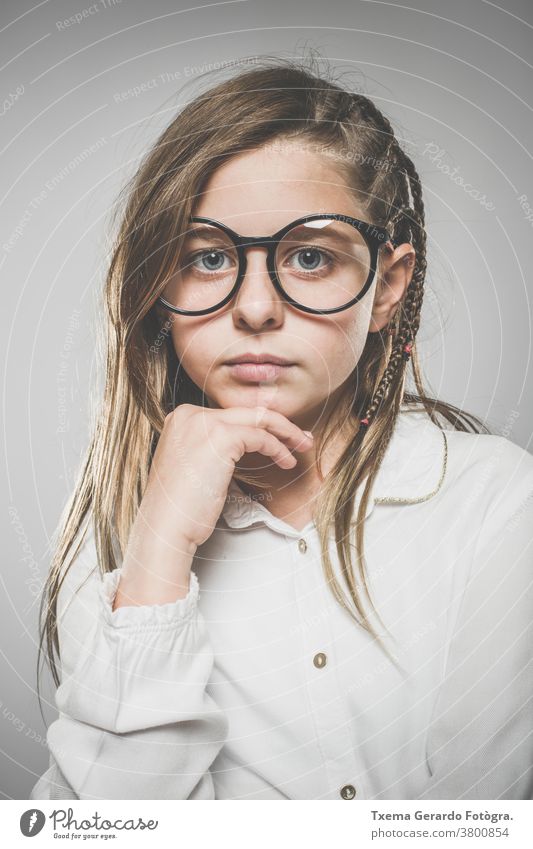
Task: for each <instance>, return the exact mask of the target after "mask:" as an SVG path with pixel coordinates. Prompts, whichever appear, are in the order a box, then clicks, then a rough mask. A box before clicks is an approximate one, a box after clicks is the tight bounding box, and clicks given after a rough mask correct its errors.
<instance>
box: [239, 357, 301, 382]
mask: <svg viewBox="0 0 533 849" xmlns="http://www.w3.org/2000/svg"><path fill="white" fill-rule="evenodd" d="M291 367H292V365H291V364H290V363H287V364H286V365H280V363H271V362H261V363H251V362H241V363H228V368H229V369H230V371H231V374H232V375H233V377H236V378H240V379H241V380H244V381H247V382H249V383H265V382H269V381H272V380H276V378H278V377H280V376H281V375H284V374H286V373H287V372H290V370H291Z"/></svg>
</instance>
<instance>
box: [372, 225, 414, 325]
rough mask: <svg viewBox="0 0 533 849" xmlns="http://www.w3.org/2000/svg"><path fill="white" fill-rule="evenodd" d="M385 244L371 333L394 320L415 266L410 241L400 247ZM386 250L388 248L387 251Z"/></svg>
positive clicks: (373, 309) (380, 264)
mask: <svg viewBox="0 0 533 849" xmlns="http://www.w3.org/2000/svg"><path fill="white" fill-rule="evenodd" d="M389 245H390V247H388V248H387V246H384V249H383V253H382V255H381V257H380V262H379V266H378V268H379V277H378V282H377V286H376V294H375V297H374V303H373V305H372V317H371V319H370V325H369V328H368V332H369V333H377V332H378V331H379V330H382V329H383V328H384V327H385V326H386V325H387V324H388V323H389V321H391V320H392V318H393V316H394V313H395V312H396V308H397V306H398V304H399V302H400V301H401V299H402V298H403V296H404V294H405V290H406V289H407V287H408V285H409V283H410V282H411V278H412V276H413V271H414V268H415V259H416V253H415V249H414V248H413V246H412V245H410V244H409V243H408V242H405V243H404V244H403V245H398V247H396V248H394V247H392V244H391V243H389ZM385 250H388V252H387V253H386V252H385Z"/></svg>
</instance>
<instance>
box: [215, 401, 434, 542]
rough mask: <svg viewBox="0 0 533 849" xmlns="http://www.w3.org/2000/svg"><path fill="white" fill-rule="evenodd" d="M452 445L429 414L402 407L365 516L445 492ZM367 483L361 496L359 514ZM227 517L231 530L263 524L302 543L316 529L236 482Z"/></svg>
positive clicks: (227, 504)
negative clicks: (277, 511)
mask: <svg viewBox="0 0 533 849" xmlns="http://www.w3.org/2000/svg"><path fill="white" fill-rule="evenodd" d="M447 456H448V444H447V438H446V434H445V432H444V431H443V430H442V429H441V428H440V427H439V426H438V425H436V424H434V423H433V422H432V421H431V419H430V418H429V416H428V415H427V413H426V412H425V410H424V409H419V408H416V409H414V408H412V407H411V408H408V407H405V406H403V407H401V408H400V412H399V414H398V417H397V419H396V423H395V427H394V430H393V434H392V437H391V440H390V442H389V445H388V447H387V450H386V452H385V456H384V457H383V460H382V463H381V467H380V469H379V471H378V473H377V475H376V478H375V480H374V485H373V487H372V489H371V491H370V494H369V498H368V504H367V509H366V513H365V516H369V515H370V513H371V512H372V511H373V509H374V507H375V506H376V505H381V504H418V503H420V502H421V501H428V500H429V499H430V498H433V497H434V496H435V495H436V494H437V492H438V491H439V490H440V488H441V486H442V484H443V482H444V478H445V475H446V464H447ZM363 488H364V483H363V484H361V485H360V486H359V487H358V490H357V492H356V495H355V503H354V516H356V515H357V511H358V509H359V503H360V501H361V497H362V491H363ZM222 517H223V518H224V520H225V522H226V524H227V525H228V526H229V527H230V528H246V527H249V526H250V525H252V524H254V523H256V522H261V523H264V524H265V525H266V526H267V527H269V528H271V529H272V530H274V531H278V532H280V533H283V534H285V535H286V536H291V537H295V538H299V537H301V536H303V535H304V534H305V533H306V532H308V531H309V530H311V529H312V528H314V523H313V522H310V523H309V524H308V525H306V526H305V528H302V530H300V531H298V530H296V528H293V527H292V526H291V525H289V524H288V523H287V522H285V521H284V520H283V519H280V518H278V517H277V516H274V515H273V514H272V513H271V512H270V510H269V509H268V500H266V499H265V500H263V501H255V500H253V499H252V498H251V497H250V496H249V495H247V494H246V493H245V492H243V490H242V489H241V487H240V486H239V484H238V483H237V481H235V480H234V479H233V478H232V480H231V482H230V485H229V487H228V497H227V499H226V502H225V505H224V509H223V510H222Z"/></svg>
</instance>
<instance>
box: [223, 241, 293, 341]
mask: <svg viewBox="0 0 533 849" xmlns="http://www.w3.org/2000/svg"><path fill="white" fill-rule="evenodd" d="M266 258H267V248H266V247H258V246H257V247H249V248H247V249H246V272H245V275H244V279H243V281H242V283H241V287H240V289H239V291H238V293H237V295H236V297H235V300H234V302H233V310H232V313H233V320H234V322H235V324H236V325H238V326H241V327H242V326H243V325H248V326H249V327H252V328H253V329H254V330H260V329H261V328H262V327H269V328H270V327H276V326H277V325H279V324H280V323H281V322H282V321H283V316H284V308H285V304H284V302H283V299H282V298H281V296H280V295H279V293H278V292H277V291H276V289H275V288H274V284H273V282H272V280H271V279H270V275H269V273H268V269H267V265H266Z"/></svg>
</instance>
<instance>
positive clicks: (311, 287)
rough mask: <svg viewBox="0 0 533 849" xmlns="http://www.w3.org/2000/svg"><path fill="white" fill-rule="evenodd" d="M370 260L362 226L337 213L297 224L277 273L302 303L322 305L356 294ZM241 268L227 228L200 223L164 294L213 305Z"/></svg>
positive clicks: (193, 306) (193, 304)
mask: <svg viewBox="0 0 533 849" xmlns="http://www.w3.org/2000/svg"><path fill="white" fill-rule="evenodd" d="M370 265H371V256H370V250H369V247H368V245H367V243H366V241H365V240H364V238H363V237H362V236H361V234H360V233H359V231H358V230H356V229H355V228H354V227H352V226H351V225H350V224H346V223H345V222H343V221H336V220H335V219H331V218H323V219H315V220H312V221H308V222H306V223H305V224H298V225H296V226H295V227H293V228H292V229H291V230H289V231H288V232H287V233H286V234H285V236H284V237H283V238H282V240H281V241H280V243H279V245H278V246H277V249H276V253H275V269H276V274H277V276H278V280H279V282H280V283H281V286H282V288H283V289H284V290H285V292H286V293H287V294H288V295H289V297H291V298H292V299H293V300H294V301H296V302H297V303H299V304H301V305H302V306H305V307H311V308H313V309H318V310H326V309H329V308H336V307H341V306H343V305H344V304H346V303H349V302H350V301H351V300H353V298H355V297H356V296H357V295H358V294H359V292H360V291H361V289H362V288H363V287H364V285H365V283H366V281H367V279H368V275H369V273H370ZM238 272H239V258H238V254H237V249H236V247H235V245H234V244H233V242H232V240H231V239H230V237H229V236H228V235H227V233H225V232H224V230H221V229H220V228H219V227H217V226H215V225H210V224H205V223H197V224H196V225H193V227H192V228H191V230H190V231H189V232H188V234H187V235H186V238H185V241H184V244H183V247H182V250H181V252H180V256H179V257H178V262H177V266H176V270H175V271H174V273H173V274H172V276H171V278H170V279H169V281H168V283H167V286H166V288H165V290H164V292H163V296H164V298H165V299H166V300H167V301H168V302H169V303H170V304H172V305H173V306H175V307H176V308H177V309H180V310H191V311H192V310H202V309H209V308H210V307H214V306H215V305H216V304H219V303H220V302H221V301H223V300H224V298H225V297H227V295H229V293H230V291H231V289H232V288H233V286H234V285H235V281H236V280H237V275H238ZM245 283H246V281H245Z"/></svg>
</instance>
